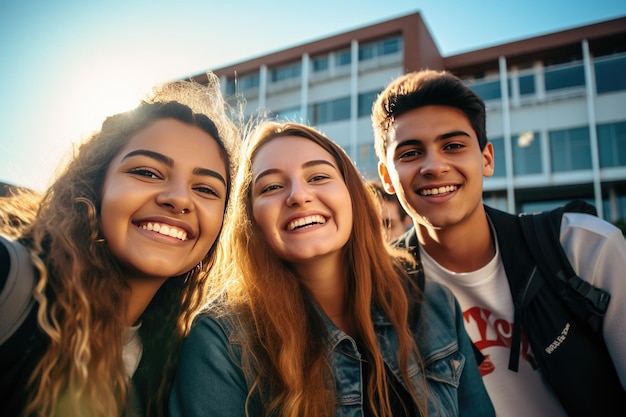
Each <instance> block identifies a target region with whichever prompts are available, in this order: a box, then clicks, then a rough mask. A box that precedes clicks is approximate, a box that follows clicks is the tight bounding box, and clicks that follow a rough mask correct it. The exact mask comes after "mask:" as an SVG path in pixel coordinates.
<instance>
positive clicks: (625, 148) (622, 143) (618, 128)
mask: <svg viewBox="0 0 626 417" xmlns="http://www.w3.org/2000/svg"><path fill="white" fill-rule="evenodd" d="M597 132H598V150H599V153H600V166H601V167H603V168H606V167H616V166H626V122H618V123H607V124H602V125H598V126H597Z"/></svg>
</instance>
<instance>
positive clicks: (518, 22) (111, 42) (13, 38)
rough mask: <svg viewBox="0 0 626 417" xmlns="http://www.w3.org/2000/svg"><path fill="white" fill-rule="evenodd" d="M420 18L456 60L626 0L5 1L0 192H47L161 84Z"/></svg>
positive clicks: (0, 52)
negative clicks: (66, 164)
mask: <svg viewBox="0 0 626 417" xmlns="http://www.w3.org/2000/svg"><path fill="white" fill-rule="evenodd" d="M416 11H419V12H421V14H422V18H423V19H424V20H425V22H426V24H427V26H428V27H429V29H430V31H431V34H432V36H433V37H434V39H435V42H436V43H437V45H438V46H439V49H440V52H441V53H442V54H443V55H451V54H455V53H459V52H464V51H469V50H473V49H479V48H483V47H485V46H489V45H495V44H499V43H503V42H509V41H513V40H517V39H523V38H527V37H531V36H536V35H541V34H545V33H549V32H553V31H559V30H563V29H568V28H571V27H576V26H581V25H586V24H590V23H595V22H599V21H602V20H607V19H612V18H616V17H622V16H626V0H595V1H589V0H582V1H581V0H549V1H545V0H542V1H539V0H524V1H522V0H517V1H510V0H477V1H473V2H470V1H460V0H428V1H421V0H414V1H406V0H404V1H402V0H376V1H372V0H350V1H342V0H316V1H297V0H292V1H283V0H266V1H258V0H239V1H219V0H204V1H200V0H179V1H172V0H170V1H165V0H150V1H147V0H108V1H102V0H91V1H83V0H55V1H53V0H2V1H1V2H0V60H1V61H0V62H1V63H0V181H3V182H9V183H13V184H17V185H23V186H27V187H31V188H35V189H40V190H43V189H44V188H45V187H46V186H47V185H48V183H49V182H50V181H51V180H52V176H53V174H54V170H55V168H56V167H57V165H58V163H59V162H60V161H61V160H62V158H63V157H64V156H65V155H67V154H68V152H69V151H71V148H72V146H73V144H75V143H77V142H78V141H80V140H81V139H82V138H83V137H85V136H86V135H88V134H89V133H90V132H91V131H93V130H97V129H99V126H100V123H101V122H102V121H103V120H104V118H105V117H106V116H107V115H110V114H114V113H118V112H120V111H124V110H127V109H129V108H131V107H133V106H134V105H136V104H137V103H138V101H139V100H140V99H141V98H143V97H144V96H145V94H146V93H147V92H148V91H149V89H150V87H151V86H153V85H154V84H158V83H161V82H164V81H167V80H171V79H178V78H184V77H186V76H189V75H195V74H198V73H201V72H203V71H205V70H208V69H211V68H218V67H221V66H224V65H227V64H230V63H234V62H237V61H240V60H245V59H248V58H251V57H255V56H258V55H264V54H267V53H270V52H274V51H277V50H281V49H284V48H287V47H291V46H295V45H298V44H302V43H305V42H309V41H313V40H316V39H321V38H324V37H327V36H331V35H334V34H337V33H341V32H344V31H346V30H351V29H355V28H358V27H362V26H367V25H370V24H373V23H377V22H380V21H384V20H387V19H390V18H393V17H398V16H402V15H405V14H408V13H413V12H416Z"/></svg>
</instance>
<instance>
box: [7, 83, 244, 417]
mask: <svg viewBox="0 0 626 417" xmlns="http://www.w3.org/2000/svg"><path fill="white" fill-rule="evenodd" d="M227 108H228V106H226V105H225V102H224V100H223V98H222V96H221V94H220V90H219V83H218V81H217V77H215V76H214V75H212V74H209V84H208V86H200V85H199V84H196V83H192V82H183V81H181V82H174V83H168V84H166V85H164V86H161V87H159V88H156V89H155V90H154V93H153V94H152V96H151V97H149V98H148V99H146V100H145V101H143V102H141V103H140V104H139V105H138V106H137V107H136V108H135V109H133V110H130V111H128V112H125V113H121V114H117V115H114V116H111V117H108V118H107V119H106V120H105V121H104V123H103V124H102V128H101V130H100V131H99V132H97V133H95V134H94V135H93V136H91V137H90V138H89V139H88V140H87V141H86V142H85V143H84V144H82V145H80V147H79V148H78V150H77V152H76V154H75V155H74V156H73V158H72V160H71V161H70V162H69V164H68V165H67V166H66V168H65V169H64V170H63V171H62V172H61V174H60V175H59V176H58V178H57V179H56V180H55V181H54V183H53V184H52V185H51V186H50V187H49V189H48V190H47V191H46V192H45V193H44V194H43V196H41V200H40V201H38V208H37V212H36V214H35V215H34V216H32V217H27V222H29V223H30V224H28V225H24V224H22V223H19V224H17V226H18V227H19V233H17V235H19V238H18V239H17V240H11V239H8V238H5V239H0V260H1V262H0V265H2V266H1V267H0V290H2V293H0V320H2V326H1V327H0V330H1V331H0V366H1V369H0V370H1V373H0V382H1V384H2V387H1V388H2V389H1V390H0V396H1V397H2V398H1V404H2V415H11V416H16V415H23V416H63V417H65V416H83V417H84V416H98V417H109V416H115V417H117V416H120V415H126V416H134V415H149V416H164V415H167V401H168V396H169V391H170V386H171V383H172V379H173V374H174V371H175V369H176V363H177V359H178V353H179V350H180V344H181V342H182V340H183V338H184V336H185V335H186V333H187V332H188V330H189V327H190V324H191V321H192V319H193V317H194V315H195V313H196V312H197V311H198V310H199V308H200V307H201V306H202V304H203V303H204V300H205V294H206V293H207V290H208V285H209V277H210V275H209V273H210V270H211V267H212V264H213V262H214V257H215V253H216V247H217V244H218V240H219V236H220V234H221V230H222V224H223V217H224V213H225V211H226V207H227V206H228V201H229V194H230V188H231V172H232V171H233V169H234V164H233V161H232V159H233V158H231V155H232V152H233V146H234V145H236V144H237V142H238V141H239V138H238V135H239V133H238V130H237V129H236V127H235V125H234V123H233V122H232V121H231V119H230V118H229V117H228V114H227V111H226V110H227ZM36 197H37V198H39V196H36ZM13 198H16V199H19V198H30V197H28V196H24V195H23V196H22V197H20V196H15V197H13ZM11 206H12V205H11V204H10V203H9V202H6V204H4V206H3V207H4V208H6V209H7V210H10V209H11V208H10V207H11ZM13 207H15V206H14V205H13ZM31 207H32V205H31ZM3 217H4V218H11V216H3ZM22 217H23V216H22ZM2 243H3V244H2ZM26 251H27V252H26ZM24 253H28V254H29V255H28V259H29V261H30V262H32V265H34V268H32V269H33V271H32V273H33V274H32V275H33V276H34V277H35V278H34V279H31V283H32V286H33V288H28V287H26V288H24V286H27V284H28V282H27V281H26V279H25V278H26V277H27V275H28V274H25V273H24V271H25V270H26V269H28V268H26V269H24V268H23V265H24V264H23V263H20V260H21V261H22V262H23V257H24V256H23V254H24ZM20 254H22V255H20ZM20 256H21V258H20ZM20 267H22V269H19V268H20ZM16 275H18V276H16ZM19 294H23V295H24V297H23V298H24V299H23V300H22V301H21V302H19V303H18V300H16V297H17V296H18V295H19ZM16 310H17V311H16ZM9 318H14V321H12V322H9Z"/></svg>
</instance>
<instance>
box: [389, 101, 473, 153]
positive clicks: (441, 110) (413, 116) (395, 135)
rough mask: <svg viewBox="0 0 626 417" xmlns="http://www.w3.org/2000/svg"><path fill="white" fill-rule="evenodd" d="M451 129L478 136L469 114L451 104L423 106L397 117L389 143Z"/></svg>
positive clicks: (436, 133) (419, 137)
mask: <svg viewBox="0 0 626 417" xmlns="http://www.w3.org/2000/svg"><path fill="white" fill-rule="evenodd" d="M451 131H463V132H467V133H469V134H470V135H471V136H473V137H476V132H475V131H474V128H473V127H472V125H471V123H470V120H469V118H468V117H467V115H466V114H465V113H464V112H463V111H462V110H460V109H457V108H456V107H450V106H439V105H431V106H423V107H419V108H417V109H413V110H410V111H408V112H406V113H403V114H401V115H399V116H398V117H396V119H395V120H394V123H393V125H392V129H391V131H390V133H391V134H390V137H389V143H390V144H392V143H394V142H398V141H402V140H405V139H408V138H410V139H420V140H421V139H427V138H429V137H437V136H440V135H443V134H446V133H448V132H451Z"/></svg>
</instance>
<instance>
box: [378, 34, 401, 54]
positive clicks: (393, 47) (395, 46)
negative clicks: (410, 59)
mask: <svg viewBox="0 0 626 417" xmlns="http://www.w3.org/2000/svg"><path fill="white" fill-rule="evenodd" d="M400 45H401V42H400V38H399V37H398V38H393V39H386V40H382V41H380V42H379V43H378V55H391V54H396V53H398V52H400Z"/></svg>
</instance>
